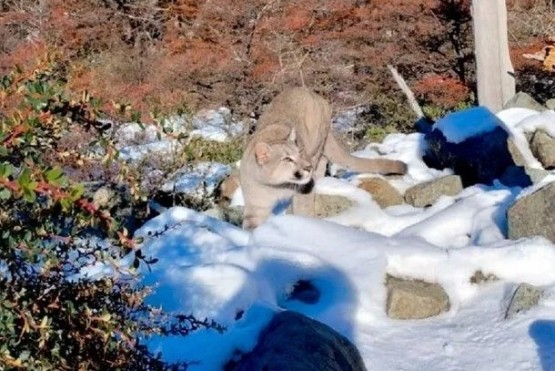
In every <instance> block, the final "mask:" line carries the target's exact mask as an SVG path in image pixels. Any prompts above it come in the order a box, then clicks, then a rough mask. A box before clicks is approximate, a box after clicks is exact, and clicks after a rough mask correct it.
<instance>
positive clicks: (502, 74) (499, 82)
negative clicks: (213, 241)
mask: <svg viewBox="0 0 555 371" xmlns="http://www.w3.org/2000/svg"><path fill="white" fill-rule="evenodd" d="M472 19H473V24H474V49H475V53H476V80H477V84H478V103H479V104H480V105H483V106H486V107H487V108H489V109H490V110H491V111H493V112H498V111H500V110H501V109H502V107H503V104H505V103H506V102H507V101H508V100H509V99H511V98H512V97H513V96H514V95H515V79H514V77H513V75H512V74H513V73H514V69H513V66H512V64H511V58H510V56H509V40H508V36H507V5H506V4H505V0H472Z"/></svg>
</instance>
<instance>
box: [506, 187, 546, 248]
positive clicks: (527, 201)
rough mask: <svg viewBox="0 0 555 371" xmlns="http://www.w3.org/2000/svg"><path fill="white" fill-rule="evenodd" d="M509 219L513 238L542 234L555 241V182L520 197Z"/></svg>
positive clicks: (508, 216) (508, 214)
mask: <svg viewBox="0 0 555 371" xmlns="http://www.w3.org/2000/svg"><path fill="white" fill-rule="evenodd" d="M507 219H508V234H509V238H511V239H517V238H521V237H527V236H534V235H541V236H544V237H546V238H548V239H550V240H551V241H553V242H555V223H553V221H554V220H555V182H552V183H548V184H547V185H545V186H543V187H542V188H540V189H538V190H536V191H535V192H533V193H531V194H529V195H526V196H524V197H522V198H520V199H518V200H517V201H516V202H515V203H514V204H513V205H512V206H511V207H510V208H509V210H508V212H507Z"/></svg>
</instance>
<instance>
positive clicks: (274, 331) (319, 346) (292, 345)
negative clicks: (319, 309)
mask: <svg viewBox="0 0 555 371" xmlns="http://www.w3.org/2000/svg"><path fill="white" fill-rule="evenodd" d="M225 369H226V370H227V371H263V370H264V371H282V370H288V371H337V370H342V371H351V370H353V371H355V370H366V367H365V366H364V364H363V362H362V358H361V356H360V354H359V352H358V350H357V349H356V348H355V346H354V345H353V344H352V343H351V342H350V341H349V340H348V339H347V338H345V337H344V336H342V335H340V334H339V333H337V332H336V331H335V330H333V329H332V328H330V327H328V326H326V325H324V324H323V323H320V322H318V321H315V320H313V319H310V318H308V317H305V316H303V315H302V314H300V313H296V312H292V311H285V312H280V313H278V314H277V315H276V316H275V317H274V318H273V319H272V321H271V322H270V324H269V325H268V326H267V327H266V328H265V329H264V330H263V331H262V333H261V334H260V336H259V338H258V344H257V345H256V347H255V348H254V349H253V351H252V352H250V353H248V354H245V355H243V357H241V359H239V360H238V361H232V362H229V363H228V364H227V365H226V368H225Z"/></svg>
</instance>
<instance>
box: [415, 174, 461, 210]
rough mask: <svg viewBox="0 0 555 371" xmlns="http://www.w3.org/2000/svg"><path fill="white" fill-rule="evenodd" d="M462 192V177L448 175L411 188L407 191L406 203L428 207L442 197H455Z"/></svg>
mask: <svg viewBox="0 0 555 371" xmlns="http://www.w3.org/2000/svg"><path fill="white" fill-rule="evenodd" d="M462 190H463V186H462V181H461V177H460V176H458V175H447V176H444V177H441V178H437V179H433V180H430V181H429V182H425V183H420V184H417V185H415V186H412V187H410V188H409V189H407V190H406V191H405V201H406V202H407V203H408V204H411V205H413V206H415V207H426V206H430V205H432V204H433V203H434V202H436V201H437V199H438V198H439V197H440V196H455V195H456V194H458V193H459V192H460V191H462Z"/></svg>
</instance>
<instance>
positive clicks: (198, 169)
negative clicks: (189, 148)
mask: <svg viewBox="0 0 555 371" xmlns="http://www.w3.org/2000/svg"><path fill="white" fill-rule="evenodd" d="M230 171H231V167H230V166H229V165H224V164H220V163H211V162H200V163H197V164H195V165H191V166H186V167H185V168H183V169H180V170H178V171H176V172H175V174H173V176H172V177H171V179H170V180H168V181H167V182H165V183H164V184H163V185H162V187H161V188H160V189H161V190H162V191H164V192H176V193H187V194H189V195H191V196H195V197H204V196H210V195H211V194H212V193H213V192H214V190H215V189H216V187H217V185H218V184H219V183H220V182H221V181H222V180H223V179H224V178H225V177H226V176H227V175H228V174H229V173H230Z"/></svg>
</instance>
